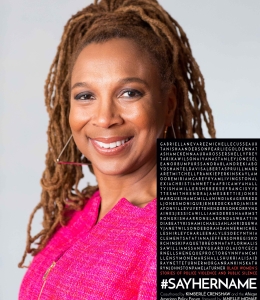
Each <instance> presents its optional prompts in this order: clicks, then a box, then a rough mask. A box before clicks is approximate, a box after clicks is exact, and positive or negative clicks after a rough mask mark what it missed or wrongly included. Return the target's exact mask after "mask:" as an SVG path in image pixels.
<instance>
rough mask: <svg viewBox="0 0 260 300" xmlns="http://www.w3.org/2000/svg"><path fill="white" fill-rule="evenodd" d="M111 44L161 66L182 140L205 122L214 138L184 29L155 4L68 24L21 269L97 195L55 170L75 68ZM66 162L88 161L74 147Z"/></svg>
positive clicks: (100, 6) (52, 80) (87, 13)
mask: <svg viewBox="0 0 260 300" xmlns="http://www.w3.org/2000/svg"><path fill="white" fill-rule="evenodd" d="M112 38H130V39H133V40H134V41H135V42H136V43H138V44H139V45H140V46H141V47H143V48H144V49H145V50H146V52H147V53H148V55H150V56H151V57H152V58H153V60H154V61H155V63H157V65H158V69H159V71H160V74H161V78H162V82H163V84H165V85H172V84H174V85H175V87H176V90H177V110H176V113H175V116H174V119H173V124H174V128H175V132H176V136H177V137H178V138H193V137H199V138H204V135H203V131H202V122H203V121H204V122H205V123H206V126H207V128H208V132H209V135H210V136H211V137H212V138H214V137H215V128H214V122H213V116H212V112H211V109H210V107H209V104H208V102H207V98H206V93H205V88H204V79H203V76H202V74H201V72H200V69H199V66H198V65H197V63H196V61H195V59H194V58H193V56H192V52H191V48H190V45H189V41H188V39H187V36H186V34H185V32H184V31H183V29H182V28H181V27H180V25H179V24H178V23H177V22H176V21H175V20H174V19H173V18H172V17H171V16H170V15H169V14H168V13H167V12H166V11H165V10H164V9H163V8H162V7H161V6H160V5H159V4H158V2H157V1H156V0H101V1H98V0H95V1H94V3H93V4H91V5H89V6H88V7H86V8H84V9H83V10H82V11H80V12H78V13H77V14H75V15H74V16H72V17H71V19H70V20H69V21H68V22H67V24H66V26H65V28H64V33H63V35H62V39H61V42H60V45H59V46H58V51H57V54H56V56H55V58H54V61H53V63H52V65H51V68H50V72H49V75H48V77H47V80H46V84H45V103H46V107H47V111H48V114H49V118H50V121H49V126H48V131H47V134H48V151H47V154H46V168H45V171H44V172H43V176H42V179H41V186H42V194H41V200H40V202H39V204H38V205H37V206H36V208H35V209H34V211H33V212H32V214H31V216H30V219H29V224H28V229H27V244H26V249H25V252H24V255H23V258H22V261H21V262H20V263H19V267H22V266H23V264H24V261H25V258H26V255H27V253H31V254H32V255H35V254H37V253H38V252H39V251H40V250H41V249H42V248H43V247H44V246H45V245H46V243H47V242H48V240H49V239H50V237H51V236H52V235H53V233H54V232H55V230H56V229H57V228H58V227H59V226H62V225H65V224H66V222H67V220H68V216H69V215H70V212H71V211H75V210H79V209H81V208H82V207H83V206H84V204H85V201H86V199H88V198H89V197H91V195H92V194H93V193H94V191H95V190H96V189H97V187H92V186H90V185H88V186H87V187H86V188H85V189H84V190H82V191H79V189H78V184H79V181H80V179H81V178H83V176H84V175H83V172H82V168H81V167H79V166H73V165H69V166H68V165H66V166H64V165H57V164H56V163H55V161H56V158H57V156H58V154H59V153H60V151H61V149H62V148H63V146H64V144H65V143H66V141H67V140H68V138H69V136H70V135H71V132H70V127H69V122H68V119H69V118H68V116H69V110H70V102H69V92H70V91H69V90H70V74H71V71H72V68H73V65H74V62H75V60H76V58H77V56H78V54H79V53H80V51H81V50H82V49H83V48H84V47H85V46H86V45H87V44H89V43H92V42H96V43H98V42H104V41H106V40H109V39H112ZM168 137H169V136H168ZM64 159H66V160H67V161H74V162H84V161H86V158H84V157H83V156H82V154H81V153H80V152H79V151H78V149H77V147H76V145H75V144H73V143H72V142H71V143H70V144H69V145H68V147H67V149H66V155H64ZM68 199H69V200H68ZM41 208H42V209H43V213H44V216H43V229H42V230H41V231H40V232H39V233H38V234H37V235H35V236H31V223H32V219H33V217H34V215H35V213H36V212H37V210H39V209H41ZM33 244H36V245H37V247H36V248H34V246H33Z"/></svg>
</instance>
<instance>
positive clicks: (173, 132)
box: [171, 123, 176, 139]
mask: <svg viewBox="0 0 260 300" xmlns="http://www.w3.org/2000/svg"><path fill="white" fill-rule="evenodd" d="M171 126H172V134H173V137H174V138H175V139H176V134H175V130H174V127H173V124H172V123H171Z"/></svg>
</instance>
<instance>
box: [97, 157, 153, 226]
mask: <svg viewBox="0 0 260 300" xmlns="http://www.w3.org/2000/svg"><path fill="white" fill-rule="evenodd" d="M95 175H96V177H97V182H98V185H99V190H100V196H101V199H102V200H101V206H100V212H99V217H98V221H99V220H101V219H102V218H103V217H104V216H105V215H106V214H107V213H108V212H109V211H110V210H111V209H112V208H113V207H114V206H115V205H116V204H117V202H118V201H119V200H120V199H122V198H126V199H127V200H128V201H129V202H130V203H132V204H133V205H135V206H139V207H144V206H146V205H147V204H148V203H149V202H150V201H151V200H153V199H154V198H155V197H156V163H155V164H154V165H152V166H150V168H147V167H146V168H139V169H138V170H136V171H135V172H133V173H130V174H127V175H116V176H115V175H106V174H103V173H100V172H98V171H97V170H96V172H95Z"/></svg>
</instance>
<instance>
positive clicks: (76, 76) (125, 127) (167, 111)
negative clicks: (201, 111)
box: [69, 39, 175, 175]
mask: <svg viewBox="0 0 260 300" xmlns="http://www.w3.org/2000/svg"><path fill="white" fill-rule="evenodd" d="M161 87H162V82H161V78H160V75H159V71H158V67H157V66H156V64H155V63H154V61H153V60H152V59H151V57H150V55H148V54H147V52H146V51H142V50H141V49H140V47H139V46H138V45H137V44H136V43H135V42H134V41H132V40H130V39H111V40H109V41H107V42H104V43H92V44H89V45H88V46H86V47H85V48H84V49H83V50H82V51H81V53H80V54H79V56H78V58H77V59H76V61H75V65H74V67H73V70H72V74H71V93H70V99H71V100H70V101H71V109H70V116H69V122H70V126H71V130H72V134H73V137H74V140H75V143H76V145H77V147H78V148H79V150H80V151H81V152H82V153H83V154H84V156H86V157H87V158H88V159H89V160H90V161H91V162H92V166H93V169H94V172H95V174H96V175H98V173H99V172H101V173H103V174H107V175H125V174H130V173H132V172H134V171H136V170H138V169H143V170H144V172H145V170H149V169H151V168H153V167H154V166H155V164H156V139H157V138H159V137H162V136H163V131H164V129H165V126H166V125H168V126H169V125H170V124H171V119H172V115H173V110H174V100H175V99H174V95H173V93H170V94H169V93H165V92H164V91H162V88H161Z"/></svg>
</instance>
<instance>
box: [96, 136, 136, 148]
mask: <svg viewBox="0 0 260 300" xmlns="http://www.w3.org/2000/svg"><path fill="white" fill-rule="evenodd" d="M129 140H130V138H127V139H123V140H120V141H116V142H113V143H103V142H99V141H97V140H95V142H96V143H97V144H98V145H99V146H100V147H102V148H106V149H114V148H116V147H119V146H121V145H124V144H125V143H126V142H128V141H129Z"/></svg>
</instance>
